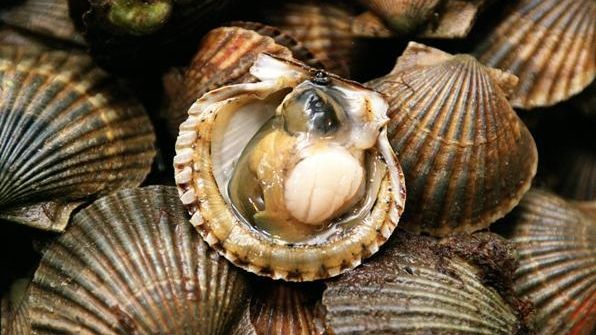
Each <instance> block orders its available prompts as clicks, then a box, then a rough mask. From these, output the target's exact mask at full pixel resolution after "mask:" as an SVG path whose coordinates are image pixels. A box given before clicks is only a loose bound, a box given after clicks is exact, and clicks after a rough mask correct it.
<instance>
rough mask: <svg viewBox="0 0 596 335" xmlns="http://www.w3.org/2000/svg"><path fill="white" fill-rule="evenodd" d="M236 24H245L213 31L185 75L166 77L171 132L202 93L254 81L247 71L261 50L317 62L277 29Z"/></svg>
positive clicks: (244, 23) (202, 43) (173, 132)
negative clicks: (169, 102)
mask: <svg viewBox="0 0 596 335" xmlns="http://www.w3.org/2000/svg"><path fill="white" fill-rule="evenodd" d="M236 24H237V25H242V27H221V28H217V29H213V30H212V31H210V32H209V33H208V34H207V35H205V37H204V38H203V41H202V42H201V45H200V46H199V49H198V50H199V51H198V52H197V54H196V55H195V56H194V58H193V60H192V62H191V64H190V66H189V67H188V69H187V70H186V71H185V73H184V75H183V76H179V77H178V78H172V77H171V75H172V73H170V76H169V77H166V79H165V80H166V82H165V86H166V87H167V89H168V90H170V91H172V93H171V94H170V95H171V97H170V100H171V104H170V106H168V110H167V111H166V118H167V120H168V125H169V128H170V132H171V133H172V134H177V133H178V127H179V126H180V124H181V123H182V121H184V120H185V119H186V118H187V117H188V113H187V112H188V108H189V107H190V106H191V105H192V104H193V103H194V102H195V100H197V99H198V98H199V97H201V96H202V95H203V94H205V93H207V92H209V91H211V90H214V89H216V88H219V87H221V86H225V85H231V84H237V83H246V82H255V81H256V80H257V79H256V78H255V77H253V76H252V75H251V74H250V73H249V72H248V70H249V68H250V67H251V66H252V64H253V63H254V61H255V60H256V58H257V55H258V54H259V53H261V52H268V53H271V54H275V55H279V56H283V57H292V56H295V57H296V58H298V59H301V60H305V61H310V64H312V65H313V66H316V65H318V63H317V62H316V60H314V59H313V56H312V55H310V54H309V53H308V51H306V49H304V47H303V46H302V45H300V44H299V43H298V42H296V41H294V40H293V39H292V38H291V37H289V36H287V35H285V34H283V33H281V32H280V31H279V30H277V29H276V28H273V27H269V26H266V25H263V24H258V23H251V22H238V23H236ZM303 57H304V58H303ZM172 79H173V80H172Z"/></svg>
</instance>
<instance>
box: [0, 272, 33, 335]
mask: <svg viewBox="0 0 596 335" xmlns="http://www.w3.org/2000/svg"><path fill="white" fill-rule="evenodd" d="M28 284H29V280H28V279H19V280H17V281H15V282H14V283H13V284H12V286H11V288H10V290H9V292H8V293H7V294H6V295H5V296H4V297H2V299H0V334H1V335H29V334H31V322H30V320H29V314H28V310H27V309H28V307H29V304H28V301H27V299H26V289H27V286H28Z"/></svg>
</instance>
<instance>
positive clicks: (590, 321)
mask: <svg viewBox="0 0 596 335" xmlns="http://www.w3.org/2000/svg"><path fill="white" fill-rule="evenodd" d="M595 204H596V203H595V202H594V201H592V202H577V203H572V202H568V201H566V200H564V199H562V198H560V197H558V196H556V195H554V194H552V193H550V192H548V191H544V190H537V189H532V190H531V191H530V192H528V193H527V194H526V196H525V197H524V198H523V199H522V201H521V202H520V205H519V206H518V207H517V208H516V209H515V210H514V211H513V213H512V215H511V216H512V222H511V224H510V226H511V232H510V234H509V235H508V236H509V237H510V239H511V241H512V242H513V243H514V244H515V246H516V248H517V250H518V254H519V267H518V269H517V270H516V272H515V284H514V288H515V290H516V291H517V293H518V294H519V295H520V296H523V297H526V298H528V299H529V300H530V301H532V303H533V304H534V306H535V308H536V329H537V333H538V334H544V335H546V334H561V335H566V334H577V335H579V334H585V335H588V334H593V333H594V329H596V328H595V327H596V211H595V210H594V209H595V208H596V206H595Z"/></svg>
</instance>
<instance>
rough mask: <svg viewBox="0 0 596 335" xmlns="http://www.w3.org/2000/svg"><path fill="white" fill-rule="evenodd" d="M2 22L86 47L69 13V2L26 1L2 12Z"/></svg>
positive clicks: (0, 16)
mask: <svg viewBox="0 0 596 335" xmlns="http://www.w3.org/2000/svg"><path fill="white" fill-rule="evenodd" d="M0 20H1V21H2V22H4V23H6V24H8V25H10V26H13V27H17V28H20V29H23V30H27V31H30V32H32V33H35V34H39V35H42V36H45V37H48V38H54V39H58V40H63V41H66V42H70V43H73V44H76V45H81V46H82V45H84V44H85V40H84V39H83V36H82V35H81V34H79V33H78V32H77V31H76V28H75V26H74V23H73V22H72V20H71V19H70V16H69V12H68V0H26V1H24V2H23V3H21V4H19V5H17V6H14V7H12V8H10V9H7V10H4V11H1V12H0Z"/></svg>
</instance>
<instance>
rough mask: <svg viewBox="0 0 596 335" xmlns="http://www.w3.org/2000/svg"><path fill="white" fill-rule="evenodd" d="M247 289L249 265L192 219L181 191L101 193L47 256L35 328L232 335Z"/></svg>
mask: <svg viewBox="0 0 596 335" xmlns="http://www.w3.org/2000/svg"><path fill="white" fill-rule="evenodd" d="M246 294H247V282H246V279H245V278H244V276H243V273H241V271H238V270H236V269H235V268H234V267H233V266H231V265H230V264H229V263H228V262H227V261H226V260H225V259H223V258H222V257H220V256H218V255H217V253H216V252H214V251H212V250H211V249H210V248H209V247H208V246H207V244H206V243H204V242H203V241H202V240H201V238H200V236H199V235H198V234H196V232H195V231H194V229H193V227H192V225H190V224H189V222H188V220H187V219H186V215H185V210H184V208H183V207H182V205H181V204H180V202H179V200H178V198H177V194H176V189H175V188H173V187H165V186H150V187H145V188H141V189H127V190H122V191H119V192H117V193H115V194H113V195H110V196H107V197H104V198H101V199H99V200H97V201H96V202H95V203H93V204H92V205H91V206H89V207H87V208H86V209H84V210H82V211H81V212H79V213H77V215H75V216H74V219H73V222H72V225H70V226H69V227H68V229H67V230H66V231H65V233H64V234H63V235H61V236H60V237H59V238H58V239H57V240H56V241H55V242H54V243H52V244H51V245H50V247H49V248H48V249H47V251H46V252H45V253H44V255H43V258H42V260H41V264H40V266H39V268H38V269H37V271H36V273H35V277H34V279H33V283H32V286H31V291H30V297H29V302H30V315H31V320H32V328H33V330H34V332H35V333H36V334H56V333H69V334H106V335H107V334H205V335H209V334H225V333H226V332H227V331H228V329H229V328H230V326H231V324H232V323H233V322H235V319H236V316H238V317H239V314H240V311H241V309H242V306H243V305H244V303H245V300H246Z"/></svg>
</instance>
